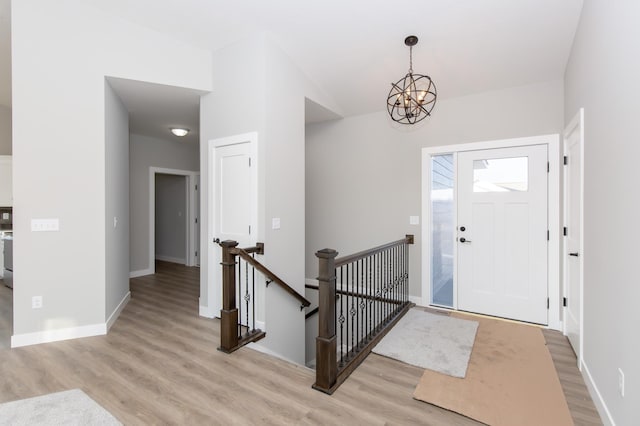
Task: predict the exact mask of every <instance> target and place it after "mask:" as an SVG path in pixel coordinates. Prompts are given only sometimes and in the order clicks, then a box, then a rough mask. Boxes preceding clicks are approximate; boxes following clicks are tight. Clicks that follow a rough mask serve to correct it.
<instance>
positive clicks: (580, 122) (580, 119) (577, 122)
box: [562, 108, 584, 371]
mask: <svg viewBox="0 0 640 426" xmlns="http://www.w3.org/2000/svg"><path fill="white" fill-rule="evenodd" d="M578 126H580V139H579V140H578V143H579V144H580V203H579V205H578V214H579V216H580V246H579V248H578V253H579V254H580V255H579V256H578V269H579V274H580V279H579V281H578V287H579V288H580V300H579V304H580V319H579V326H580V330H579V332H578V335H579V339H580V345H579V346H580V347H579V348H578V350H577V351H576V358H577V359H578V369H579V370H580V371H582V357H583V348H584V342H583V340H584V332H583V330H584V108H580V110H579V111H578V113H577V114H576V115H575V117H573V119H572V120H571V121H570V122H569V124H568V125H567V127H566V128H565V130H564V134H563V153H564V155H567V154H568V152H567V137H568V136H569V135H570V134H571V133H572V132H573V131H574V130H575V128H576V127H578ZM563 169H564V173H563V178H564V186H563V193H564V199H563V203H564V204H563V207H564V208H563V222H564V223H565V224H567V222H568V216H567V210H568V209H567V206H568V205H569V191H568V187H567V181H568V174H569V168H568V167H563ZM568 252H569V241H568V238H566V237H565V238H563V239H562V254H563V255H562V269H563V276H562V281H563V286H562V295H563V297H567V296H568V286H569V273H568V271H569V269H568V264H567V262H568V261H569V258H568V256H567V254H568ZM562 311H563V321H564V319H566V315H567V308H564V309H563V310H562ZM566 324H567V322H566V321H564V327H563V328H562V333H563V334H564V335H565V336H566V335H567V328H566ZM574 350H575V348H574Z"/></svg>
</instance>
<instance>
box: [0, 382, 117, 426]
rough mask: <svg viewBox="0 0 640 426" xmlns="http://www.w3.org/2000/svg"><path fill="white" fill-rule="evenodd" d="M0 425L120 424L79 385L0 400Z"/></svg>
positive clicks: (104, 425)
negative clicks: (65, 389)
mask: <svg viewBox="0 0 640 426" xmlns="http://www.w3.org/2000/svg"><path fill="white" fill-rule="evenodd" d="M0 425H2V426H5V425H7V426H8V425H11V426H22V425H24V426H27V425H29V426H31V425H65V426H71V425H73V426H76V425H77V426H81V425H82V426H85V425H92V426H94V425H97V426H111V425H113V426H118V425H119V426H121V425H122V423H120V422H119V421H118V420H116V418H115V417H113V416H112V415H111V414H110V413H109V412H108V411H107V410H105V409H104V408H102V407H101V406H100V405H99V404H98V403H97V402H95V401H94V400H93V399H91V398H89V396H88V395H87V394H86V393H84V392H82V391H81V390H80V389H72V390H69V391H64V392H58V393H50V394H48V395H42V396H37V397H35V398H28V399H21V400H18V401H12V402H6V403H4V404H0Z"/></svg>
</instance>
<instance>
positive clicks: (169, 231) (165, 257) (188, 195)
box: [149, 167, 200, 273]
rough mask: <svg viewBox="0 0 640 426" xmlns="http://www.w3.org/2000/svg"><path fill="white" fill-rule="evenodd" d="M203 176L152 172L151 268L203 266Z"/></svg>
mask: <svg viewBox="0 0 640 426" xmlns="http://www.w3.org/2000/svg"><path fill="white" fill-rule="evenodd" d="M198 181H199V173H198V172H195V171H189V170H177V169H164V168H158V167H151V168H149V188H150V190H149V265H151V267H152V268H153V269H152V270H153V272H152V273H155V261H156V260H161V261H165V262H172V263H179V264H182V265H185V266H196V265H199V263H200V262H199V251H200V250H199V245H200V238H199V222H200V220H199V211H200V209H199V196H198Z"/></svg>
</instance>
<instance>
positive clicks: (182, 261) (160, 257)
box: [156, 254, 187, 265]
mask: <svg viewBox="0 0 640 426" xmlns="http://www.w3.org/2000/svg"><path fill="white" fill-rule="evenodd" d="M156 260H162V261H163V262H171V263H179V264H181V265H186V264H187V261H186V260H185V258H184V257H183V258H179V257H171V256H164V255H161V254H156Z"/></svg>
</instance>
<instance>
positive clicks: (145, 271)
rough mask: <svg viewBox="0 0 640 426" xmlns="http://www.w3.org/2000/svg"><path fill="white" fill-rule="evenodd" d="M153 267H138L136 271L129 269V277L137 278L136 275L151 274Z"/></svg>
mask: <svg viewBox="0 0 640 426" xmlns="http://www.w3.org/2000/svg"><path fill="white" fill-rule="evenodd" d="M153 273H154V272H153V269H150V268H147V269H139V270H137V271H131V272H129V278H138V277H143V276H145V275H153Z"/></svg>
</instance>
